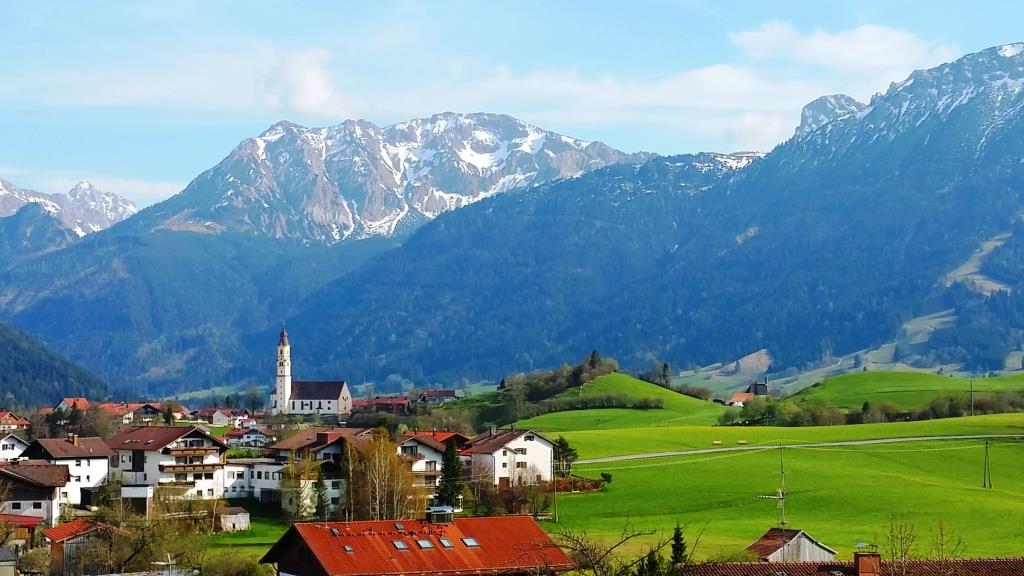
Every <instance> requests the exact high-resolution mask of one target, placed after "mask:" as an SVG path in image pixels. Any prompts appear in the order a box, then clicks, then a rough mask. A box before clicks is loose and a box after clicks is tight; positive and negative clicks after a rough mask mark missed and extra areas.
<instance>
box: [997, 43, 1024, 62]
mask: <svg viewBox="0 0 1024 576" xmlns="http://www.w3.org/2000/svg"><path fill="white" fill-rule="evenodd" d="M1021 52H1024V42H1018V43H1016V44H1006V45H1004V46H1000V47H999V55H1000V56H1002V57H1003V58H1013V57H1015V56H1020V54H1021Z"/></svg>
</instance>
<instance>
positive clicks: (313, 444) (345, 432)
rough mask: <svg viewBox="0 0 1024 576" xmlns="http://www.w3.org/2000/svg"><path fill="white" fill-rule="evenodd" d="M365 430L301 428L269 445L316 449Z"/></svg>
mask: <svg viewBox="0 0 1024 576" xmlns="http://www.w3.org/2000/svg"><path fill="white" fill-rule="evenodd" d="M361 432H365V429H363V428H330V427H323V426H314V427H312V428H307V429H305V430H300V431H298V432H296V433H294V434H292V435H291V436H289V437H288V438H285V439H284V440H281V441H280V442H278V443H276V444H273V445H271V446H267V448H268V449H270V450H314V449H320V448H323V447H324V446H328V445H330V444H333V443H335V442H337V441H338V440H339V439H341V438H345V437H352V436H356V435H358V434H359V433H361Z"/></svg>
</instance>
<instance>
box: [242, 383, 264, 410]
mask: <svg viewBox="0 0 1024 576" xmlns="http://www.w3.org/2000/svg"><path fill="white" fill-rule="evenodd" d="M245 405H246V406H248V408H249V412H255V411H257V410H259V409H260V408H262V407H263V392H261V391H260V389H259V388H257V387H255V386H250V387H249V389H248V390H246V391H245Z"/></svg>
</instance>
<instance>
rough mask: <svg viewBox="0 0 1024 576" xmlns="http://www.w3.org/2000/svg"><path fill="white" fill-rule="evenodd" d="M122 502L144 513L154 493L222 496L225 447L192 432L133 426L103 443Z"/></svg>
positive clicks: (205, 434) (209, 437) (147, 510)
mask: <svg viewBox="0 0 1024 576" xmlns="http://www.w3.org/2000/svg"><path fill="white" fill-rule="evenodd" d="M107 446H109V447H110V449H111V450H113V452H114V455H113V456H112V457H111V460H110V475H111V477H112V478H113V479H115V480H118V481H120V483H121V498H123V499H125V500H128V501H130V502H131V504H132V505H133V506H134V507H135V508H136V510H138V511H140V512H145V513H148V512H149V510H150V505H151V503H152V499H153V497H154V496H155V494H156V491H157V490H164V491H165V492H166V493H168V494H170V495H174V496H178V497H190V498H200V499H206V500H208V499H214V498H221V497H223V495H224V465H225V455H226V454H227V450H228V447H227V445H226V444H224V443H223V442H221V441H220V440H218V439H217V438H214V437H213V436H211V435H209V434H207V433H206V432H204V431H202V430H201V429H199V428H196V427H194V426H193V427H189V428H185V427H179V426H133V427H129V428H125V429H123V430H121V431H120V432H119V433H118V434H117V435H116V436H114V437H112V438H110V439H108V440H107Z"/></svg>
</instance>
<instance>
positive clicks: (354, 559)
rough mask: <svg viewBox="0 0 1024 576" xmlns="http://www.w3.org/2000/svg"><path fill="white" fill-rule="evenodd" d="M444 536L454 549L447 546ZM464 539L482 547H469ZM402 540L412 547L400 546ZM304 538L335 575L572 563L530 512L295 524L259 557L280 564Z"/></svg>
mask: <svg viewBox="0 0 1024 576" xmlns="http://www.w3.org/2000/svg"><path fill="white" fill-rule="evenodd" d="M398 526H401V528H399V527H398ZM332 530H333V531H337V533H338V535H337V536H335V535H334V532H333V531H332ZM441 538H445V539H447V540H448V541H449V542H451V543H452V547H451V548H445V547H444V546H443V545H442V543H441V542H440V539H441ZM465 538H472V539H475V540H476V542H477V543H478V544H479V545H478V546H468V545H467V544H466V541H465V540H464V539H465ZM396 540H401V541H402V542H404V544H405V547H406V548H405V549H398V548H396V547H395V545H394V541H396ZM417 540H426V541H429V542H430V544H431V545H432V547H431V548H422V547H421V546H420V545H419V543H418V542H417ZM299 541H302V542H304V543H305V545H306V546H308V548H309V549H310V550H311V551H312V553H313V557H314V558H315V559H316V561H317V562H319V564H320V565H321V566H322V568H323V570H324V572H325V573H326V574H330V575H331V576H370V575H378V574H404V575H414V574H430V575H432V576H457V575H466V574H483V573H486V574H524V573H534V572H537V573H542V572H546V571H551V572H562V571H566V570H570V569H572V568H573V567H574V565H573V562H572V560H570V559H569V557H568V556H566V555H565V553H564V552H563V551H562V550H561V549H560V548H558V547H557V546H556V545H555V543H554V542H552V541H551V538H550V537H549V536H548V535H547V533H545V532H544V530H542V529H541V527H540V526H538V525H537V523H536V522H534V520H533V518H530V517H529V516H501V517H489V518H488V517H477V518H456V519H455V520H454V521H453V522H451V523H446V524H431V523H429V522H425V521H422V520H388V521H366V522H328V523H319V522H318V523H297V524H295V525H293V526H292V528H291V529H289V531H288V532H287V533H286V534H285V535H284V536H282V537H281V539H280V540H278V542H277V544H275V545H274V546H273V548H271V549H270V551H269V552H267V554H266V556H264V557H263V559H262V560H261V562H264V563H268V562H277V561H278V559H279V557H280V556H281V555H282V553H284V552H285V551H286V550H289V549H291V548H294V546H295V545H296V544H298V542H299ZM345 546H349V547H351V549H352V551H351V552H348V551H346V550H345Z"/></svg>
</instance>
